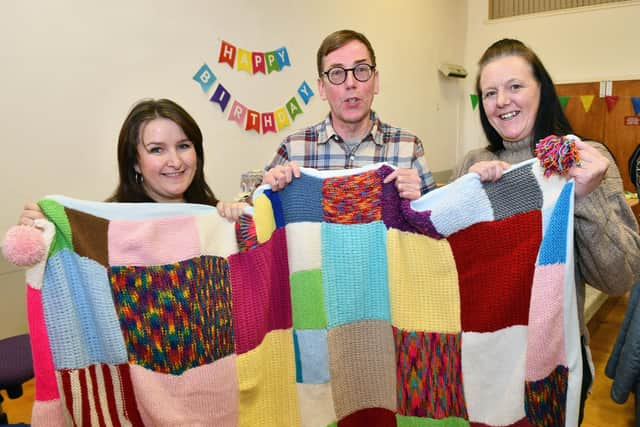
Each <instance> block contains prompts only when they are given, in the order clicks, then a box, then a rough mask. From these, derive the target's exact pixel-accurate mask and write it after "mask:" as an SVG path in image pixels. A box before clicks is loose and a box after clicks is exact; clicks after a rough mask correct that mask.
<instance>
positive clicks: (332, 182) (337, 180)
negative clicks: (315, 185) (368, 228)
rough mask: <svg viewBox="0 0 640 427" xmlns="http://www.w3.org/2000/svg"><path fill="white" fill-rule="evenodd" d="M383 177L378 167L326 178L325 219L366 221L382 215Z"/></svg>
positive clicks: (324, 195)
mask: <svg viewBox="0 0 640 427" xmlns="http://www.w3.org/2000/svg"><path fill="white" fill-rule="evenodd" d="M381 195H382V179H381V178H380V176H379V175H378V174H377V172H376V171H375V170H373V171H368V172H364V173H361V174H358V175H349V176H341V177H334V178H327V179H326V180H324V182H323V185H322V208H323V211H324V220H325V221H326V222H333V223H338V224H365V223H369V222H372V221H378V220H380V219H381V218H382V202H381Z"/></svg>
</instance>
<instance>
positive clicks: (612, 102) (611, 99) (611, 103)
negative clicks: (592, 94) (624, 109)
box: [604, 96, 619, 112]
mask: <svg viewBox="0 0 640 427" xmlns="http://www.w3.org/2000/svg"><path fill="white" fill-rule="evenodd" d="M618 99H619V97H617V96H605V97H604V102H606V103H607V111H608V112H611V110H613V108H614V107H615V106H616V104H617V103H618Z"/></svg>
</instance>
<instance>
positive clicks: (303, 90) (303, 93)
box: [298, 81, 313, 105]
mask: <svg viewBox="0 0 640 427" xmlns="http://www.w3.org/2000/svg"><path fill="white" fill-rule="evenodd" d="M298 95H300V98H302V100H303V101H304V105H307V104H308V103H309V99H311V97H312V96H313V91H312V90H311V88H310V87H309V85H308V84H307V82H305V81H303V82H302V84H301V85H300V87H299V88H298Z"/></svg>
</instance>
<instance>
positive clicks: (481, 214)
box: [410, 174, 494, 237]
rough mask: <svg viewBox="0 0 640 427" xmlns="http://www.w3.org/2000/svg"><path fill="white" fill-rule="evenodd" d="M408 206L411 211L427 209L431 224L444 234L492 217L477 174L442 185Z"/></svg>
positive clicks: (447, 234) (492, 218)
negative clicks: (453, 207) (443, 186)
mask: <svg viewBox="0 0 640 427" xmlns="http://www.w3.org/2000/svg"><path fill="white" fill-rule="evenodd" d="M410 206H411V209H413V210H415V211H420V212H422V211H426V210H430V211H431V216H430V220H431V223H433V226H434V227H435V229H436V231H437V232H438V233H440V234H441V235H443V236H445V237H448V236H450V235H452V234H453V233H456V232H458V231H460V230H464V229H465V228H467V227H469V226H471V225H473V224H477V223H479V222H484V221H493V220H494V217H493V209H492V208H491V202H490V201H489V198H488V197H487V194H486V193H485V191H484V189H483V186H482V183H481V182H480V178H479V177H478V175H477V174H467V175H464V176H462V177H460V178H459V179H457V180H456V181H454V182H452V183H451V184H449V185H447V186H446V187H445V188H438V189H436V190H434V191H430V192H428V193H427V194H425V195H424V196H422V197H421V198H419V199H418V200H414V201H413V202H411V204H410ZM452 206H455V207H456V209H452ZM432 235H433V234H432ZM434 237H435V236H434Z"/></svg>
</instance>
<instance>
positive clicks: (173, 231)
mask: <svg viewBox="0 0 640 427" xmlns="http://www.w3.org/2000/svg"><path fill="white" fill-rule="evenodd" d="M199 255H201V250H200V237H199V236H198V227H197V224H196V220H195V217H193V216H186V217H185V216H177V217H169V218H160V219H145V220H137V221H134V220H113V221H111V222H110V223H109V265H112V266H115V265H129V266H150V265H163V264H171V263H174V262H176V261H183V260H186V259H190V258H195V257H197V256H199Z"/></svg>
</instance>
